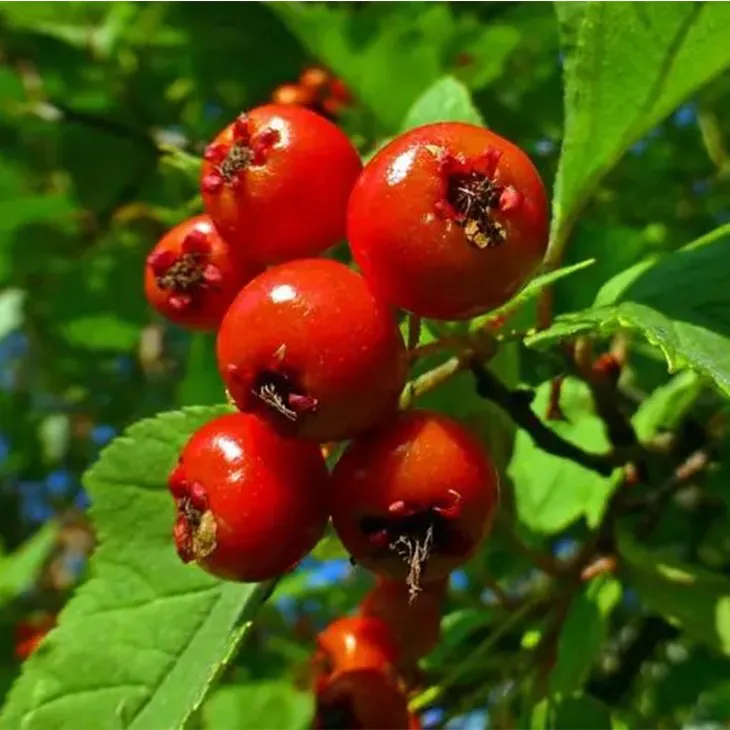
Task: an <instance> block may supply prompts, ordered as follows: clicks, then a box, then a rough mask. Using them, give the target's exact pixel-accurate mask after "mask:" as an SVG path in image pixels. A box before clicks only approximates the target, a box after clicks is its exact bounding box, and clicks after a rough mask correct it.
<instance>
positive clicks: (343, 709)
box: [313, 669, 418, 730]
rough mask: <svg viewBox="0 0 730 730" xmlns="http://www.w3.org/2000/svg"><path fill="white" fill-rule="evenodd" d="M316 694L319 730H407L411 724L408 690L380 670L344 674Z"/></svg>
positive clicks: (314, 724)
mask: <svg viewBox="0 0 730 730" xmlns="http://www.w3.org/2000/svg"><path fill="white" fill-rule="evenodd" d="M315 697H316V710H315V718H314V723H313V726H314V727H315V728H317V730H343V728H347V729H348V730H354V729H356V728H357V729H358V730H404V728H410V727H411V724H410V723H411V717H410V715H409V714H408V701H407V697H406V694H405V691H404V690H403V688H402V687H400V686H399V685H398V683H397V682H396V681H394V680H393V679H392V678H391V677H389V676H388V675H386V674H383V673H382V672H380V671H378V670H377V669H358V670H355V671H352V672H346V673H345V674H341V675H339V676H337V677H336V678H334V679H333V680H332V681H331V682H328V683H327V684H326V685H324V686H322V687H321V688H320V689H319V691H318V692H317V693H316V696H315ZM416 727H418V726H416Z"/></svg>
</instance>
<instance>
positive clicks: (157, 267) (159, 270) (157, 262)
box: [147, 250, 177, 276]
mask: <svg viewBox="0 0 730 730" xmlns="http://www.w3.org/2000/svg"><path fill="white" fill-rule="evenodd" d="M175 261H177V256H175V253H174V252H173V251H169V250H168V251H154V252H153V253H151V254H150V255H149V256H148V257H147V266H149V267H150V269H152V273H153V274H154V275H155V276H163V275H164V274H165V273H166V272H167V270H168V269H169V268H170V267H171V266H172V265H173V264H174V263H175Z"/></svg>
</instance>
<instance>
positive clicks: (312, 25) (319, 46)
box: [268, 2, 481, 131]
mask: <svg viewBox="0 0 730 730" xmlns="http://www.w3.org/2000/svg"><path fill="white" fill-rule="evenodd" d="M268 7H269V8H270V9H271V10H272V11H273V12H275V13H276V14H277V15H278V16H279V18H280V19H281V20H282V21H283V22H284V24H285V25H286V26H287V28H289V30H290V31H291V32H292V33H293V34H294V35H295V36H296V37H297V38H298V39H299V40H300V41H301V42H302V44H303V46H304V47H305V48H306V49H307V51H309V53H310V54H311V55H312V56H313V57H314V58H318V59H321V61H322V62H324V64H325V65H326V66H328V67H329V68H331V69H332V70H333V71H334V72H335V73H337V74H338V75H339V76H341V77H342V78H343V79H344V80H345V82H346V83H347V84H348V86H350V88H351V89H352V90H353V91H354V93H355V96H356V97H357V98H358V99H360V100H361V101H362V102H363V103H364V104H365V105H366V106H367V107H368V108H369V109H370V110H371V111H372V112H373V114H374V115H375V117H377V119H378V121H379V122H380V123H381V125H383V127H385V129H387V130H392V131H395V130H397V129H398V128H399V126H400V124H401V121H402V119H403V117H404V116H405V114H406V112H407V111H408V108H409V107H410V106H411V104H412V103H413V102H414V101H415V100H416V99H417V98H418V96H419V95H420V94H422V93H423V92H424V91H425V90H426V89H427V88H428V86H429V85H430V84H431V83H432V82H433V80H434V79H436V78H439V77H440V76H443V74H444V73H445V72H446V71H447V63H446V58H447V57H448V55H449V51H450V49H451V48H452V47H453V46H454V45H455V44H456V43H459V44H461V43H463V42H466V41H468V40H469V39H468V38H466V37H465V33H466V34H468V33H469V32H470V31H473V33H474V34H481V29H480V28H479V26H478V25H476V24H475V25H474V26H473V27H471V25H470V26H469V27H467V26H466V25H465V24H460V21H459V19H458V18H457V17H455V16H454V13H453V12H452V9H451V8H450V7H449V6H448V5H447V4H442V3H429V4H425V5H422V4H418V3H416V4H413V3H398V4H394V3H371V4H367V5H363V6H362V7H361V8H359V9H358V12H357V13H352V12H351V11H350V9H349V8H347V7H344V6H337V5H335V4H333V3H321V4H319V3H301V2H287V3H268ZM462 31H464V33H462ZM406 49H407V52H406Z"/></svg>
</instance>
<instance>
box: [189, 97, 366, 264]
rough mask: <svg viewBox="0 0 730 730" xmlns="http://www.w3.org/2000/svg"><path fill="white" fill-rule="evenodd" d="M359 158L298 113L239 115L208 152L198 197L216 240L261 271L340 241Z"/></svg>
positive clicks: (335, 134)
mask: <svg viewBox="0 0 730 730" xmlns="http://www.w3.org/2000/svg"><path fill="white" fill-rule="evenodd" d="M360 168H361V163H360V157H359V155H358V153H357V150H355V148H354V147H353V146H352V144H351V142H350V140H349V139H348V138H347V136H346V135H345V134H344V132H342V131H341V130H340V129H339V128H338V127H337V126H336V125H335V124H333V123H332V122H330V121H328V120H327V119H325V118H324V117H322V116H319V115H318V114H315V113H314V112H312V111H309V110H308V109H305V108H303V107H299V106H291V105H283V104H269V105H266V106H261V107H258V108H256V109H253V110H252V111H250V112H249V113H247V114H242V115H241V116H240V117H239V118H238V119H237V120H236V121H235V122H233V123H232V124H230V125H228V126H227V127H226V128H225V129H224V130H223V131H222V132H221V133H220V134H219V135H218V136H217V137H216V138H215V140H214V141H213V143H212V144H210V145H208V147H207V148H206V151H205V155H204V161H203V169H202V177H201V190H202V195H203V202H204V204H205V210H206V212H207V213H208V214H209V215H210V217H211V218H212V219H213V222H214V223H215V225H216V227H217V228H218V230H219V231H220V232H221V234H222V235H223V236H224V237H225V238H226V239H227V240H229V241H230V242H231V244H233V245H235V246H238V247H240V248H241V250H242V251H245V253H246V255H247V256H249V257H250V258H252V259H253V260H255V261H258V262H259V263H261V264H274V263H280V262H282V261H288V260H290V259H295V258H306V257H308V256H316V255H317V254H319V253H321V252H322V251H325V250H326V249H328V248H330V247H331V246H333V245H334V244H336V243H338V242H339V241H342V240H344V238H345V216H346V208H347V200H348V197H349V195H350V192H351V190H352V186H353V185H354V183H355V179H356V178H357V175H358V173H359V172H360Z"/></svg>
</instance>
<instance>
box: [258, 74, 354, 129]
mask: <svg viewBox="0 0 730 730" xmlns="http://www.w3.org/2000/svg"><path fill="white" fill-rule="evenodd" d="M271 101H273V102H274V104H294V105H296V106H305V107H307V109H311V110H312V111H315V112H318V113H319V114H322V115H323V116H325V117H328V118H329V119H333V120H334V119H337V118H338V117H339V116H340V115H341V114H342V112H343V111H345V109H347V108H348V107H349V106H350V105H351V104H352V94H351V93H350V90H349V89H348V88H347V86H346V85H345V83H344V81H342V79H340V78H338V77H337V76H334V75H333V74H331V73H330V72H329V71H327V69H324V68H322V67H320V66H310V67H309V68H306V69H304V71H302V73H301V74H300V75H299V78H298V79H297V81H296V82H295V83H290V84H282V85H281V86H278V87H277V88H276V89H275V90H274V93H273V94H272V95H271Z"/></svg>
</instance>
